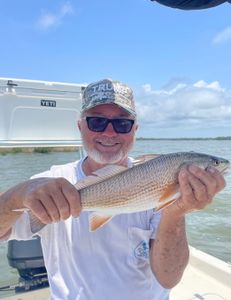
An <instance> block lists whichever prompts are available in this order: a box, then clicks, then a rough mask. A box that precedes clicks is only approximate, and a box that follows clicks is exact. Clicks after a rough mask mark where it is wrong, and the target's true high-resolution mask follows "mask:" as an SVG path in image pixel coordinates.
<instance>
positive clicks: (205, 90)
mask: <svg viewBox="0 0 231 300" xmlns="http://www.w3.org/2000/svg"><path fill="white" fill-rule="evenodd" d="M137 112H138V118H139V123H140V125H141V126H140V127H141V128H142V127H144V128H146V129H147V130H148V128H149V130H150V129H151V128H153V129H154V130H161V129H164V128H165V129H166V128H169V129H171V130H174V128H175V129H177V128H178V130H179V128H181V129H182V131H184V130H185V129H190V130H194V129H195V130H199V131H198V133H197V136H200V128H202V129H203V128H209V129H211V133H212V128H213V127H215V126H216V127H221V128H222V127H227V126H229V127H230V132H231V122H230V120H231V90H230V91H229V90H226V89H224V88H222V87H221V86H220V84H219V82H217V81H214V82H211V83H207V82H205V81H203V80H201V81H198V82H195V83H194V84H186V83H182V84H181V83H176V86H175V87H172V89H171V90H165V89H162V90H154V89H152V87H151V85H150V84H145V85H143V86H142V91H141V93H140V96H139V97H137ZM143 132H144V131H143ZM182 135H184V134H182ZM149 136H152V134H150V133H149ZM184 136H185V135H184Z"/></svg>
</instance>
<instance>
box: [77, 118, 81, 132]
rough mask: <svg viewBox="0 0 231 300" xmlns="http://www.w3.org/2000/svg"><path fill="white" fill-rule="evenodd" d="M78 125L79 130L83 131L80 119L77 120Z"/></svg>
mask: <svg viewBox="0 0 231 300" xmlns="http://www.w3.org/2000/svg"><path fill="white" fill-rule="evenodd" d="M77 126H78V128H79V131H81V121H80V120H78V121H77Z"/></svg>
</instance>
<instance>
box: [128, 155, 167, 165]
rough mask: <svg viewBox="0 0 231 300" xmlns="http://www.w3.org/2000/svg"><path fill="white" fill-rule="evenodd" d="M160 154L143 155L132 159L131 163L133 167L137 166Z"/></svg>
mask: <svg viewBox="0 0 231 300" xmlns="http://www.w3.org/2000/svg"><path fill="white" fill-rule="evenodd" d="M160 155H161V154H144V155H140V156H137V157H135V158H134V160H133V161H132V164H133V166H137V165H139V164H142V163H144V162H146V161H148V160H151V159H154V158H156V157H158V156H160Z"/></svg>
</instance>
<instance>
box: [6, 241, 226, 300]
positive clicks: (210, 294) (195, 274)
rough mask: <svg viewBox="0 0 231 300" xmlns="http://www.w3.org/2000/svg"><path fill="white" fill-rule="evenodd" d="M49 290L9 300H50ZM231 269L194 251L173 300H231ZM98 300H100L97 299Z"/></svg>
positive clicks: (7, 299)
mask: <svg viewBox="0 0 231 300" xmlns="http://www.w3.org/2000/svg"><path fill="white" fill-rule="evenodd" d="M48 298H49V288H44V289H40V290H37V291H32V292H26V293H21V294H18V295H13V296H10V297H8V298H4V299H5V300H47V299H48ZM230 299H231V265H230V264H227V263H225V262H223V261H222V260H219V259H217V258H215V257H213V256H211V255H208V254H206V253H204V252H202V251H199V250H197V249H195V248H192V247H190V262H189V265H188V266H187V268H186V270H185V273H184V276H183V278H182V280H181V282H180V283H179V284H178V285H177V286H176V287H175V288H173V289H172V291H171V293H170V300H230ZM95 300H97V299H95ZM160 300H161V299H160Z"/></svg>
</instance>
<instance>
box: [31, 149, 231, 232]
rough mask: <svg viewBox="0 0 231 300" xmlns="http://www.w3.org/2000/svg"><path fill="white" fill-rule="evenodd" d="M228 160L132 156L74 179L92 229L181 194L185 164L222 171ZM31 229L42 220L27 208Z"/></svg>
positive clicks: (183, 154)
mask: <svg viewBox="0 0 231 300" xmlns="http://www.w3.org/2000/svg"><path fill="white" fill-rule="evenodd" d="M229 164H230V163H229V161H228V160H227V159H224V158H220V157H215V156H212V155H207V154H203V153H196V152H178V153H169V154H162V155H148V156H142V157H139V158H138V159H135V160H134V162H133V166H132V167H131V168H126V167H124V166H117V165H108V166H106V167H104V168H102V169H99V170H97V171H96V172H94V173H92V175H91V176H88V177H86V178H85V179H84V180H82V181H80V182H77V183H76V184H75V187H76V188H77V190H78V191H79V192H80V196H81V205H82V210H83V211H92V214H91V215H90V217H89V225H90V230H91V231H94V230H96V229H98V228H99V227H101V226H103V225H104V224H105V223H107V222H109V221H110V220H111V219H112V218H113V216H115V215H118V214H124V213H134V212H140V211H145V210H149V209H155V210H160V209H163V208H164V207H166V206H167V205H170V204H171V203H173V202H174V201H175V200H176V199H177V198H178V197H180V189H179V182H178V174H179V171H180V170H181V169H182V168H186V167H187V166H188V165H196V166H198V167H201V168H203V169H207V168H208V167H214V168H216V169H217V170H219V171H220V172H222V173H223V172H224V171H225V170H226V169H227V168H228V166H229ZM29 214H30V219H31V230H32V232H37V231H38V230H40V229H41V228H42V227H44V226H45V224H42V223H41V222H40V221H39V220H38V219H37V218H36V217H34V216H33V215H32V214H31V213H30V212H29Z"/></svg>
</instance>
